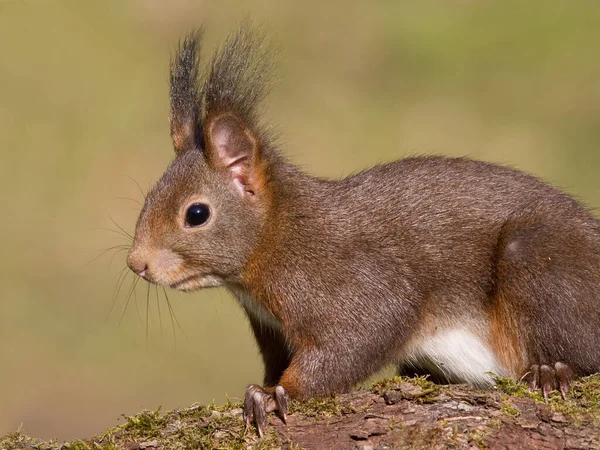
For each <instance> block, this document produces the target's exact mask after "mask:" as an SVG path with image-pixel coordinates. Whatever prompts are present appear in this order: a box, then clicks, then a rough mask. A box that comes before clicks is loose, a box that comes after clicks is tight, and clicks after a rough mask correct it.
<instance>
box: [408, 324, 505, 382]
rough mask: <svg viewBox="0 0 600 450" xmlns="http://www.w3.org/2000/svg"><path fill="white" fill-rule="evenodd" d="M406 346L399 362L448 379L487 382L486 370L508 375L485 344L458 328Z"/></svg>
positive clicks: (490, 378)
mask: <svg viewBox="0 0 600 450" xmlns="http://www.w3.org/2000/svg"><path fill="white" fill-rule="evenodd" d="M407 350H408V353H407V354H406V355H405V356H403V358H402V361H401V363H402V364H403V365H406V366H408V367H412V368H415V369H419V371H425V372H429V373H432V374H437V375H441V377H442V378H444V379H446V380H448V382H451V383H469V384H471V385H475V386H485V385H488V386H489V385H490V384H493V378H492V377H491V376H490V375H488V374H486V372H491V373H494V374H495V375H499V376H503V377H504V376H508V374H507V373H506V371H505V370H504V368H503V367H502V365H501V364H500V363H499V362H498V360H497V358H496V356H495V355H494V353H493V352H492V351H491V350H490V349H489V347H488V346H487V345H486V344H485V343H484V342H482V340H481V339H480V338H478V337H477V336H475V335H474V334H472V333H471V332H469V331H467V330H465V329H462V328H456V329H450V330H444V331H440V332H439V333H436V334H434V335H431V336H428V337H426V338H425V339H424V340H420V342H418V343H415V344H414V345H412V346H411V347H410V348H408V349H407Z"/></svg>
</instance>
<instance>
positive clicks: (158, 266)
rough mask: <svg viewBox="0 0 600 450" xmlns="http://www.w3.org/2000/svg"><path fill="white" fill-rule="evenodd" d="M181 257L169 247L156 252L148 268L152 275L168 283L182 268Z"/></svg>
mask: <svg viewBox="0 0 600 450" xmlns="http://www.w3.org/2000/svg"><path fill="white" fill-rule="evenodd" d="M182 266H183V258H182V257H181V256H179V255H178V254H177V253H175V252H173V251H171V250H169V249H161V250H158V251H157V252H156V254H155V255H154V258H152V261H151V262H150V265H149V269H150V273H151V274H152V276H153V277H154V278H155V279H156V280H157V281H160V282H165V283H167V284H170V282H171V281H172V278H173V277H174V276H176V275H177V274H178V273H179V272H180V271H181V269H182Z"/></svg>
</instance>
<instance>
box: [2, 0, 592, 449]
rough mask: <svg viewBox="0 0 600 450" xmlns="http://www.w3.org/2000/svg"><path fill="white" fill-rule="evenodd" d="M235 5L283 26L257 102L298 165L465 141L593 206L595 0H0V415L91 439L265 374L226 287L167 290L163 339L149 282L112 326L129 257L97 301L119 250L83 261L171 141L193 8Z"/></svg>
mask: <svg viewBox="0 0 600 450" xmlns="http://www.w3.org/2000/svg"><path fill="white" fill-rule="evenodd" d="M246 15H251V16H253V17H255V18H257V19H258V20H259V21H264V22H267V23H268V24H270V25H271V26H272V29H273V35H274V39H275V40H276V41H278V42H279V44H280V49H281V60H280V64H279V68H278V76H279V79H280V82H279V83H278V85H277V86H276V87H275V89H274V91H273V94H272V96H271V98H270V101H269V102H268V104H267V105H266V111H265V116H266V117H267V118H268V119H269V120H270V121H271V122H272V123H275V124H277V125H278V126H279V129H280V131H281V133H282V136H283V138H282V141H283V143H284V147H283V151H284V152H285V153H286V154H287V155H289V157H290V158H291V159H292V160H293V161H295V162H296V163H298V164H300V165H301V166H303V167H304V168H305V169H307V170H309V171H311V172H313V173H315V174H319V175H326V176H333V177H339V176H343V175H346V174H349V173H351V172H354V171H356V170H358V169H360V168H363V167H365V166H369V165H373V164H376V163H378V162H382V161H388V160H391V159H394V158H398V157H402V156H405V155H408V154H418V153H442V154H450V155H469V156H473V157H476V158H481V159H486V160H490V161H497V162H502V163H507V164H510V165H513V166H516V167H519V168H521V169H524V170H527V171H530V172H532V173H534V174H537V175H539V176H541V177H543V178H545V179H547V180H549V181H551V182H553V183H555V184H557V185H559V186H562V187H564V188H565V189H567V190H568V191H569V192H571V193H573V194H574V195H576V196H578V197H579V198H582V199H585V201H586V202H587V203H588V204H589V205H590V206H599V205H600V179H599V177H598V176H597V172H598V170H599V169H600V59H599V44H600V3H598V2H596V1H591V0H590V1H579V0H576V1H570V2H567V1H562V2H558V1H557V2H554V1H549V0H543V1H527V2H523V1H503V2H493V1H485V2H484V1H481V2H480V1H467V0H463V1H444V0H439V1H421V2H402V1H381V2H370V1H369V2H367V1H365V2H338V1H332V2H319V1H313V0H310V1H309V0H305V1H301V2H280V1H239V2H232V1H224V0H221V1H218V2H216V1H213V2H208V1H197V2H186V1H183V0H170V1H168V0H129V1H117V0H112V1H103V2H92V1H76V0H73V1H60V0H54V1H44V0H0V55H1V57H0V150H1V153H0V155H1V156H0V158H1V159H0V183H2V184H1V187H0V202H1V203H0V204H1V205H2V213H1V217H2V219H1V220H0V240H1V249H2V250H1V251H2V253H1V255H2V257H1V258H0V281H1V283H0V285H1V286H2V301H1V302H0V364H1V366H0V405H1V408H0V433H4V432H7V431H10V430H13V429H15V428H16V427H17V426H19V424H21V423H23V425H24V430H25V431H26V432H28V433H30V434H33V435H36V436H37V437H41V438H54V437H56V438H61V439H73V438H76V437H86V436H90V435H92V434H95V433H97V432H100V431H101V430H102V429H103V428H105V427H107V426H111V425H114V424H115V423H116V422H117V419H118V417H119V415H120V414H121V413H133V412H135V411H137V410H138V409H140V408H156V407H158V406H159V405H163V406H164V407H165V408H174V407H182V406H185V405H189V404H191V403H192V402H195V401H199V402H210V401H212V400H213V399H214V400H215V401H217V402H223V401H224V400H225V399H226V395H229V396H231V397H239V396H241V394H242V393H243V390H244V387H245V385H246V384H247V383H249V382H260V380H261V376H262V367H261V363H260V360H259V356H258V352H257V350H256V347H255V344H254V342H253V338H252V337H251V334H250V331H249V328H248V326H247V325H246V322H245V319H244V317H243V315H242V314H241V311H240V308H238V307H237V305H236V304H235V302H234V301H233V300H232V298H230V297H229V295H228V294H227V293H225V292H223V291H220V290H211V291H206V292H203V293H196V294H189V295H177V294H175V293H172V294H170V300H171V304H172V305H173V308H174V310H175V313H176V314H177V317H178V319H179V321H180V323H181V327H182V329H183V330H184V331H185V334H186V335H187V339H186V338H185V337H184V336H183V334H182V332H181V331H179V330H177V336H176V337H177V339H176V342H175V338H174V336H173V332H172V329H171V323H170V319H169V315H168V310H167V306H166V303H165V301H164V298H163V297H162V296H161V310H162V311H161V312H162V327H161V324H160V322H159V319H158V311H157V308H156V304H155V300H153V303H152V306H151V310H150V315H149V319H150V320H149V324H148V340H147V342H146V325H145V319H146V299H145V289H144V287H142V286H141V285H140V287H139V289H138V294H137V306H138V310H136V305H135V303H136V302H134V301H133V300H132V302H131V304H130V305H129V307H128V308H127V311H126V312H125V314H124V317H123V320H122V322H121V323H120V324H119V318H120V315H121V309H122V308H123V306H124V303H125V294H126V290H127V288H128V287H129V283H130V282H131V280H132V278H131V277H129V278H128V279H127V280H126V281H125V285H124V289H123V290H122V291H121V293H120V295H119V296H118V298H117V300H116V306H115V308H114V310H113V311H112V313H110V315H109V311H110V309H111V297H112V294H113V290H114V288H115V284H116V283H117V279H118V275H119V272H120V270H121V269H122V268H123V267H124V253H119V254H117V255H116V256H115V257H114V259H113V260H112V264H111V261H110V252H109V253H107V254H106V255H105V256H103V257H101V258H99V259H97V260H96V261H94V262H92V263H91V264H88V263H89V262H90V260H92V259H93V258H94V257H95V256H96V255H98V254H99V253H100V252H101V251H102V250H103V249H106V248H108V247H111V246H114V245H120V244H126V243H127V241H126V240H124V239H122V238H121V237H120V236H119V235H118V234H117V233H115V232H113V231H108V230H117V227H116V226H115V225H114V224H113V223H112V221H111V219H110V218H109V216H111V217H112V218H113V219H114V220H115V222H116V223H118V224H119V225H120V226H122V227H123V228H124V229H125V230H127V231H132V230H133V226H134V223H135V219H136V216H137V211H138V209H139V206H138V204H137V203H136V202H135V201H131V200H126V199H125V200H124V199H121V198H119V197H131V198H134V199H136V200H142V198H141V194H140V192H139V190H138V188H137V186H136V184H135V182H134V181H132V179H131V178H133V179H135V180H136V181H137V182H138V183H139V184H140V185H141V186H142V188H143V189H144V190H145V189H147V188H148V187H149V186H150V185H151V183H152V182H153V181H155V180H156V179H157V178H158V177H159V176H160V175H161V173H162V170H163V169H164V168H165V166H166V164H167V163H168V161H169V160H170V159H171V157H172V149H171V144H170V141H169V133H168V97H167V93H168V86H167V81H168V63H169V58H170V54H171V51H172V49H173V48H174V46H175V45H176V42H177V40H178V38H179V37H181V36H182V35H183V34H184V33H185V32H186V31H188V30H189V29H190V28H191V27H194V26H198V25H200V24H202V23H204V24H206V25H207V32H208V33H207V49H210V50H212V48H213V46H214V43H215V42H217V41H218V40H220V39H222V38H223V37H224V36H225V35H226V34H227V33H228V32H229V31H230V30H232V28H233V27H235V26H236V24H238V23H239V22H240V20H241V19H242V18H243V17H245V16H246ZM129 177H131V178H129ZM138 315H139V316H138ZM107 316H108V319H107ZM161 329H162V331H161Z"/></svg>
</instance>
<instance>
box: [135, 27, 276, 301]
mask: <svg viewBox="0 0 600 450" xmlns="http://www.w3.org/2000/svg"><path fill="white" fill-rule="evenodd" d="M201 38H202V31H201V30H200V31H197V32H194V33H191V34H190V35H188V36H187V37H186V38H185V39H184V41H183V43H182V44H181V45H180V46H179V49H178V51H177V53H176V56H175V58H174V59H173V61H172V63H171V73H170V84H171V89H170V100H171V118H170V123H171V137H172V140H173V146H174V149H175V155H176V156H175V159H174V160H173V162H172V163H171V164H170V166H169V167H168V168H167V170H166V171H165V173H164V174H163V176H162V178H161V179H160V180H159V181H158V183H157V184H156V185H155V186H154V187H153V188H152V189H151V190H150V192H149V193H148V195H147V197H146V199H145V203H144V206H143V208H142V211H141V213H140V216H139V218H138V222H137V225H136V231H135V238H134V242H133V245H132V248H131V249H130V251H129V254H128V257H127V264H128V266H129V267H130V268H131V270H132V271H134V272H135V273H137V274H138V275H140V276H142V277H144V278H145V279H146V280H148V281H150V282H153V283H157V284H160V285H165V286H170V287H172V288H175V289H180V290H187V291H189V290H194V289H198V288H201V287H209V286H217V285H221V284H223V283H235V282H236V280H237V279H238V278H239V276H240V273H241V271H242V269H243V267H244V265H245V263H246V262H247V260H248V258H249V256H250V254H251V252H252V250H253V248H254V246H255V244H256V241H257V239H258V236H259V233H260V231H261V228H262V226H263V224H264V221H265V218H266V215H267V211H268V208H269V202H270V198H269V197H270V196H269V189H268V184H269V173H270V166H271V158H270V157H269V154H270V153H271V150H270V139H269V137H268V134H267V133H266V132H265V131H264V129H263V128H262V127H261V125H260V124H259V123H258V120H257V108H258V107H259V104H260V102H261V100H262V99H263V97H264V95H265V93H266V90H267V85H268V81H269V73H270V70H268V69H269V68H270V59H269V58H268V56H269V50H268V48H267V47H266V45H265V39H264V34H261V33H259V30H256V29H254V30H252V29H251V28H250V27H249V26H248V25H247V24H245V25H243V26H242V27H241V28H240V29H239V30H238V31H237V32H236V33H234V34H233V35H231V36H230V37H229V38H228V39H227V40H226V42H225V44H224V46H223V47H222V49H221V50H220V51H217V52H216V53H215V55H214V57H213V58H212V61H211V64H210V70H209V71H208V74H207V76H205V77H204V79H202V77H201V75H200V71H199V67H200V44H201Z"/></svg>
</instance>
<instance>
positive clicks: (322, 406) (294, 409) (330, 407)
mask: <svg viewBox="0 0 600 450" xmlns="http://www.w3.org/2000/svg"><path fill="white" fill-rule="evenodd" d="M347 408H350V406H349V405H342V404H340V402H339V400H338V399H337V398H336V397H320V398H319V397H317V398H311V399H309V400H306V401H292V402H291V404H290V414H300V415H303V416H306V417H314V418H319V417H332V416H340V415H342V412H343V411H344V410H346V409H347Z"/></svg>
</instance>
